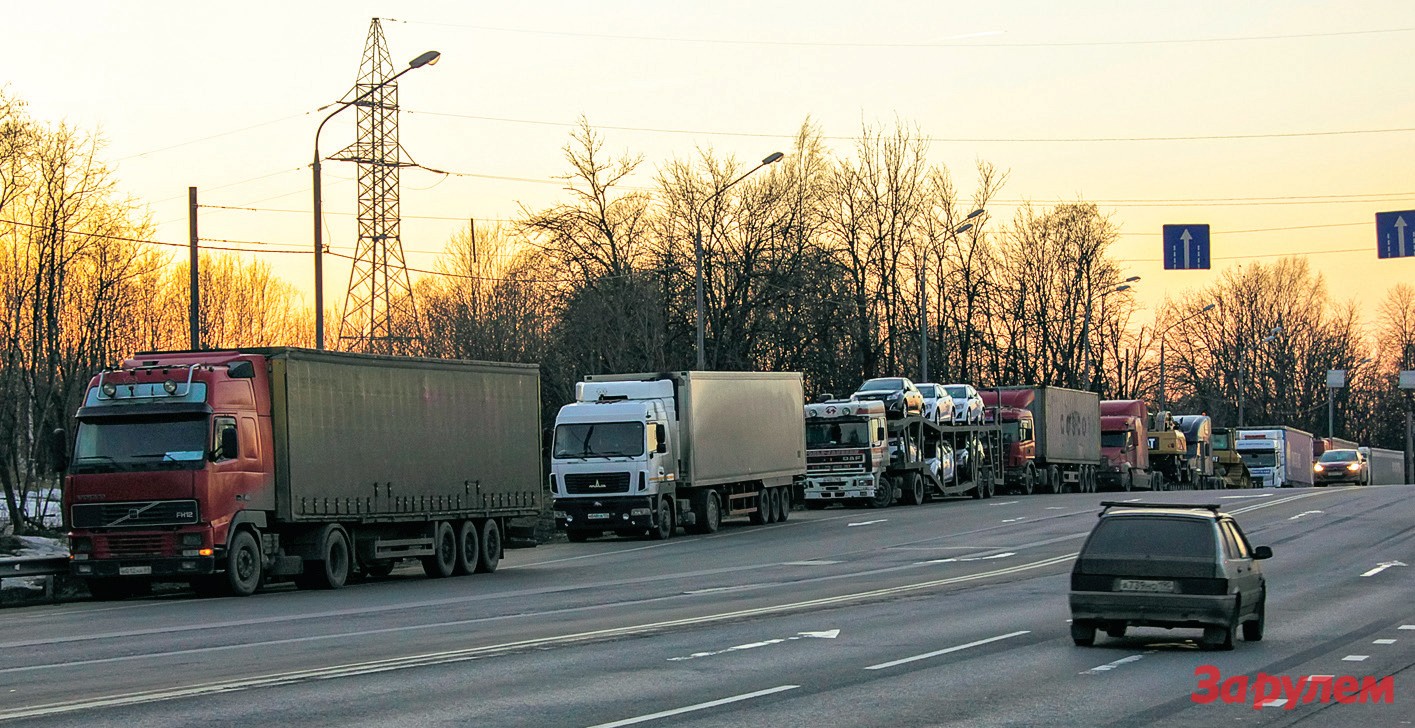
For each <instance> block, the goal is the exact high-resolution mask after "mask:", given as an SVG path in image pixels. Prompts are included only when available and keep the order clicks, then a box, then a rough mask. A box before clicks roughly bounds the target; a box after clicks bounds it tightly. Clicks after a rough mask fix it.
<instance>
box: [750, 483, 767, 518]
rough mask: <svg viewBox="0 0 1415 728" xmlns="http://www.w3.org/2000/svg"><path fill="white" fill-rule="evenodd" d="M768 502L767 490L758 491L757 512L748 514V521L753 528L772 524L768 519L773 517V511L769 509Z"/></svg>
mask: <svg viewBox="0 0 1415 728" xmlns="http://www.w3.org/2000/svg"><path fill="white" fill-rule="evenodd" d="M766 500H767V494H766V488H760V489H758V490H757V510H756V511H754V512H752V513H748V514H747V521H748V522H750V523H751V524H752V525H753V526H760V525H762V524H764V523H770V521H768V520H767V518H768V517H770V516H771V510H770V508H769V507H768V505H767V502H766Z"/></svg>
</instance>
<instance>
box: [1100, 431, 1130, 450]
mask: <svg viewBox="0 0 1415 728" xmlns="http://www.w3.org/2000/svg"><path fill="white" fill-rule="evenodd" d="M1129 441H1130V433H1128V432H1102V433H1101V447H1125V446H1126V445H1127V444H1128V443H1129Z"/></svg>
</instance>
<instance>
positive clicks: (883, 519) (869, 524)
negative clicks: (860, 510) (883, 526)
mask: <svg viewBox="0 0 1415 728" xmlns="http://www.w3.org/2000/svg"><path fill="white" fill-rule="evenodd" d="M888 520H889V519H888V518H880V519H877V520H874V521H860V522H859V523H850V524H847V525H846V526H845V527H846V528H850V527H851V526H872V525H874V524H876V523H884V522H885V521H888Z"/></svg>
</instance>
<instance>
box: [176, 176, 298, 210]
mask: <svg viewBox="0 0 1415 728" xmlns="http://www.w3.org/2000/svg"><path fill="white" fill-rule="evenodd" d="M301 169H303V167H294V168H286V169H282V170H280V171H278V172H270V173H268V174H262V175H259V176H257V177H250V178H248V179H243V180H241V181H239V182H228V183H226V184H224V185H216V186H215V187H203V188H202V191H204V192H211V191H212V190H224V189H226V188H228V187H236V186H238V185H243V184H247V183H249V182H256V181H259V180H263V179H269V178H271V177H277V176H279V175H282V174H289V173H290V172H299V171H300V170H301ZM290 194H294V193H293V192H291V193H290ZM185 199H187V193H185V192H183V193H182V194H180V195H173V196H171V197H164V198H162V199H160V200H154V201H153V202H152V203H151V204H154V205H156V204H160V203H163V202H171V201H172V200H185Z"/></svg>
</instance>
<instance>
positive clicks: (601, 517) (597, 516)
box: [589, 513, 609, 521]
mask: <svg viewBox="0 0 1415 728" xmlns="http://www.w3.org/2000/svg"><path fill="white" fill-rule="evenodd" d="M589 519H590V520H591V521H607V520H609V514H608V513H591V514H590V515H589Z"/></svg>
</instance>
